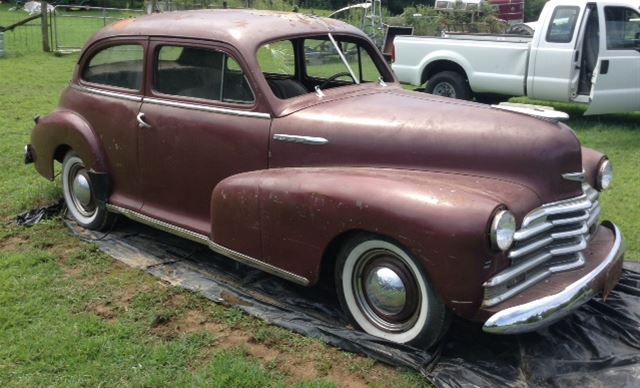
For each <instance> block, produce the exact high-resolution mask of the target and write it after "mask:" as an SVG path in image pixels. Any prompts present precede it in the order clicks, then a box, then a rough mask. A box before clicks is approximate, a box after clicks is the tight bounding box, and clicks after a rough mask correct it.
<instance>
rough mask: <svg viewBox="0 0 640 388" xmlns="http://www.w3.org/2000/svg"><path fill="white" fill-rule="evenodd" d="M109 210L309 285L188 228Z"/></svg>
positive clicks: (120, 209)
mask: <svg viewBox="0 0 640 388" xmlns="http://www.w3.org/2000/svg"><path fill="white" fill-rule="evenodd" d="M107 210H109V211H110V212H113V213H118V214H122V215H123V216H125V217H127V218H130V219H132V220H134V221H138V222H140V223H142V224H145V225H149V226H151V227H154V228H157V229H160V230H163V231H165V232H168V233H171V234H174V235H176V236H180V237H182V238H186V239H188V240H191V241H194V242H197V243H200V244H203V245H207V246H208V247H209V249H211V250H212V251H214V252H216V253H218V254H220V255H223V256H225V257H229V258H231V259H233V260H236V261H238V262H240V263H243V264H246V265H248V266H250V267H254V268H257V269H259V270H262V271H265V272H268V273H270V274H272V275H276V276H279V277H281V278H284V279H287V280H289V281H291V282H294V283H297V284H300V285H303V286H307V285H309V279H307V278H305V277H303V276H299V275H296V274H294V273H292V272H289V271H286V270H284V269H282V268H278V267H276V266H273V265H271V264H268V263H265V262H263V261H260V260H258V259H255V258H253V257H251V256H247V255H245V254H243V253H240V252H236V251H234V250H232V249H229V248H227V247H225V246H222V245H220V244H217V243H215V242H213V241H212V240H211V239H210V238H209V237H208V236H205V235H204V234H200V233H196V232H194V231H191V230H188V229H186V228H182V227H179V226H176V225H173V224H171V223H168V222H164V221H160V220H158V219H155V218H153V217H149V216H147V215H144V214H141V213H138V212H136V211H133V210H130V209H126V208H123V207H120V206H116V205H112V204H107Z"/></svg>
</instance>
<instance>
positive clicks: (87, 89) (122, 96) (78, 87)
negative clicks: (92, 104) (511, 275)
mask: <svg viewBox="0 0 640 388" xmlns="http://www.w3.org/2000/svg"><path fill="white" fill-rule="evenodd" d="M70 87H71V89H75V90H77V91H79V92H84V93H91V94H97V95H99V96H107V97H113V98H119V99H121V100H127V101H135V102H142V96H136V95H133V94H127V93H120V92H112V91H110V90H102V89H97V88H91V87H88V86H82V85H78V84H71V85H70Z"/></svg>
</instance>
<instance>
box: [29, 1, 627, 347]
mask: <svg viewBox="0 0 640 388" xmlns="http://www.w3.org/2000/svg"><path fill="white" fill-rule="evenodd" d="M330 47H333V49H330ZM319 52H321V53H322V55H319V54H318V53H319ZM345 53H348V55H345ZM306 55H311V56H312V57H311V58H307V57H306ZM25 152H26V154H25V158H26V161H27V162H34V163H35V167H36V169H37V171H38V172H39V173H40V174H41V175H43V176H44V177H46V178H48V179H53V178H54V169H53V163H54V161H58V162H60V163H62V185H63V189H64V198H65V200H66V203H67V206H68V207H69V212H70V214H71V215H72V216H73V217H74V218H75V220H76V221H77V222H78V224H80V225H82V226H84V227H86V228H91V229H100V228H105V227H107V226H109V225H111V223H112V222H113V218H114V216H115V215H117V214H120V215H124V216H126V217H129V218H132V219H134V220H137V221H140V222H142V223H145V224H148V225H152V226H154V227H157V228H161V229H164V230H166V231H169V232H171V233H175V234H178V235H180V236H184V237H185V238H188V239H191V240H194V241H197V242H200V243H202V244H205V245H208V246H209V247H210V248H211V249H213V250H214V251H216V252H219V253H221V254H223V255H226V256H229V257H231V258H233V259H235V260H238V261H240V262H242V263H245V264H248V265H251V266H254V267H257V268H260V269H262V270H264V271H267V272H270V273H272V274H275V275H277V276H281V277H283V278H286V279H289V280H291V281H292V282H295V283H298V284H301V285H314V284H317V283H319V282H321V283H323V284H332V282H335V288H336V290H337V293H338V297H339V299H340V302H341V304H342V306H343V308H344V310H345V312H346V313H347V315H348V316H349V317H350V318H351V319H352V320H353V322H354V323H355V324H356V325H357V326H359V327H360V328H362V329H363V330H365V331H366V332H368V333H370V334H372V335H375V336H379V337H383V338H386V339H388V340H391V341H396V342H400V343H412V344H421V345H423V346H430V345H432V344H433V343H434V342H435V341H437V340H438V338H440V336H441V335H442V334H443V333H444V332H445V331H446V329H447V324H448V322H449V317H450V315H451V314H455V315H457V316H460V317H462V318H466V319H469V320H474V321H478V322H482V323H483V324H484V330H485V331H488V332H493V333H519V332H525V331H531V330H536V329H537V328H540V327H543V326H545V325H549V324H550V323H552V322H554V321H556V320H557V319H559V318H561V317H562V316H564V315H566V314H568V313H569V312H570V311H572V310H573V309H575V308H576V307H577V306H579V305H580V304H582V303H584V302H586V301H587V300H588V299H590V298H591V297H592V296H593V295H594V294H596V293H600V292H604V293H605V294H606V293H607V292H608V291H609V290H610V289H611V288H612V287H613V285H615V284H616V282H617V279H618V277H619V275H620V271H621V263H622V256H623V252H624V248H623V238H622V235H621V233H620V231H619V230H618V228H617V227H616V226H615V225H614V224H613V223H610V222H605V223H603V224H600V223H599V215H600V206H599V203H598V195H599V191H601V190H604V189H606V188H607V187H608V186H609V185H610V183H611V177H612V171H611V164H610V162H609V160H608V159H607V157H606V156H604V155H602V154H601V153H598V152H596V151H593V150H591V149H588V148H584V147H581V146H580V143H579V142H578V140H577V138H576V136H575V134H574V133H573V131H571V129H569V128H568V127H567V126H566V125H564V124H561V123H558V122H556V121H554V120H550V119H546V120H542V119H538V118H534V117H531V116H529V115H526V114H522V113H515V112H506V111H503V110H500V109H496V108H492V107H490V106H487V105H481V104H476V103H470V102H463V101H459V100H453V99H448V98H442V97H437V96H431V95H425V94H422V93H416V92H409V91H404V90H403V89H402V88H401V87H400V85H399V84H398V82H397V81H396V79H395V77H394V75H393V74H392V72H391V70H390V69H389V67H388V66H387V64H386V63H385V61H384V60H383V58H382V56H381V54H380V53H379V51H378V50H377V49H376V48H375V47H374V45H373V44H372V43H371V41H370V40H369V39H368V38H367V37H366V36H365V35H364V34H363V33H362V32H361V31H359V30H357V29H356V28H354V27H352V26H349V25H347V24H344V23H341V22H338V21H335V20H331V19H323V18H317V17H311V16H303V15H299V14H287V13H274V12H263V11H236V10H219V11H193V12H175V13H165V14H156V15H151V16H144V17H140V18H137V19H130V20H124V21H121V22H118V23H116V24H114V25H112V26H109V27H106V28H104V29H103V30H102V31H100V32H98V33H97V34H96V35H95V36H94V37H93V38H92V39H91V40H90V41H89V42H88V43H87V45H86V47H85V49H84V51H83V53H82V55H81V56H80V59H79V61H78V66H77V69H76V72H75V74H74V76H73V79H72V81H71V84H70V85H69V87H68V88H67V89H66V90H65V91H64V92H63V94H62V98H61V100H60V106H59V108H58V109H57V110H56V111H54V112H53V113H51V114H49V115H46V116H44V117H41V118H40V119H39V120H38V121H37V125H36V126H35V128H34V130H33V134H32V139H31V144H30V145H28V146H27V147H26V151H25Z"/></svg>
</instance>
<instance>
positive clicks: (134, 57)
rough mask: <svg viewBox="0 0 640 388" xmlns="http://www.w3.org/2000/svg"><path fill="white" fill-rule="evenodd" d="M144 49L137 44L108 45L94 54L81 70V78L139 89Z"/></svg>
mask: <svg viewBox="0 0 640 388" xmlns="http://www.w3.org/2000/svg"><path fill="white" fill-rule="evenodd" d="M143 58H144V50H143V48H142V46H141V45H138V44H122V45H117V46H111V47H108V48H106V49H104V50H102V51H99V52H98V53H97V54H95V55H94V56H93V57H92V58H91V60H90V61H89V62H88V64H87V65H86V66H85V68H84V69H83V70H82V79H83V80H85V81H87V82H91V83H95V84H102V85H109V86H116V87H119V88H125V89H132V90H140V89H141V88H142V76H143V71H142V69H143V62H144V60H143Z"/></svg>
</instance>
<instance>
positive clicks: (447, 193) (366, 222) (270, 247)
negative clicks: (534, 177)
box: [212, 168, 537, 317]
mask: <svg viewBox="0 0 640 388" xmlns="http://www.w3.org/2000/svg"><path fill="white" fill-rule="evenodd" d="M536 200H537V197H536V196H535V194H534V193H532V192H531V191H530V190H528V189H526V188H524V187H521V186H519V185H516V184H513V183H509V182H504V181H498V180H494V179H488V178H480V177H470V176H465V175H456V174H445V173H435V172H424V171H407V170H397V169H379V168H281V169H271V170H264V171H256V172H251V173H245V174H240V175H237V176H234V177H231V178H227V179H225V180H224V181H223V182H221V183H220V184H219V185H218V187H216V189H215V190H214V195H213V199H212V222H213V225H212V227H213V232H212V238H213V239H214V241H215V242H217V243H219V244H221V245H224V246H227V247H229V248H232V249H235V250H237V249H236V248H238V247H240V248H242V245H246V244H247V243H246V242H244V243H243V242H241V240H242V239H243V236H247V237H251V238H252V239H256V241H261V253H260V259H261V260H263V261H265V262H267V263H269V264H271V265H274V266H276V267H279V268H282V269H284V270H286V271H289V272H292V273H295V274H297V275H299V276H303V277H305V278H307V279H309V281H310V283H315V282H317V280H318V278H319V275H320V270H321V265H322V260H323V256H324V253H325V251H326V249H327V247H328V246H329V245H330V243H331V242H332V241H333V240H334V239H335V238H336V237H337V236H340V235H343V234H344V233H347V232H350V231H367V232H371V233H376V234H380V235H383V236H385V237H387V238H390V239H393V240H395V241H397V242H398V243H399V244H401V245H402V246H404V247H405V248H406V249H408V250H409V251H410V252H411V253H412V254H413V256H414V257H416V259H417V260H418V261H419V262H420V264H422V266H423V268H424V269H425V271H426V273H427V275H428V276H429V278H430V279H431V281H432V282H433V284H434V286H435V288H436V290H438V292H439V294H440V296H441V297H442V298H443V300H444V301H445V303H447V304H448V305H449V306H450V307H451V308H452V309H453V310H455V311H456V312H458V314H460V315H463V316H468V317H469V316H472V315H473V314H474V313H475V311H476V310H477V308H478V306H479V304H480V302H481V300H482V296H483V294H482V283H483V282H484V280H486V279H487V278H488V277H489V276H490V275H491V274H493V273H495V271H496V270H497V269H499V267H501V266H503V265H504V262H501V261H500V257H499V256H500V255H496V254H495V253H493V252H491V250H490V248H489V242H488V237H487V233H486V232H487V228H488V223H489V220H490V218H491V215H492V214H493V213H494V211H495V210H496V208H497V207H498V206H500V205H501V204H509V203H511V205H510V206H509V207H510V208H512V210H513V211H514V212H515V213H516V214H520V215H521V216H523V215H524V214H525V213H526V211H525V209H526V208H529V209H531V208H532V207H533V206H534V205H532V204H531V203H532V202H533V203H535V201H536ZM526 202H528V203H529V204H528V205H527V204H526ZM248 220H253V222H247V221H248ZM258 225H259V226H258ZM256 229H259V230H260V234H259V235H258V234H256ZM252 249H254V250H255V249H256V247H255V246H254V247H253V248H252ZM239 251H240V252H243V251H242V250H239ZM243 253H246V252H243Z"/></svg>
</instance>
